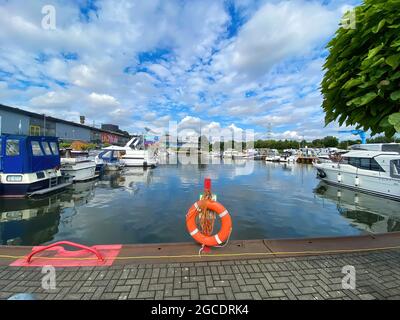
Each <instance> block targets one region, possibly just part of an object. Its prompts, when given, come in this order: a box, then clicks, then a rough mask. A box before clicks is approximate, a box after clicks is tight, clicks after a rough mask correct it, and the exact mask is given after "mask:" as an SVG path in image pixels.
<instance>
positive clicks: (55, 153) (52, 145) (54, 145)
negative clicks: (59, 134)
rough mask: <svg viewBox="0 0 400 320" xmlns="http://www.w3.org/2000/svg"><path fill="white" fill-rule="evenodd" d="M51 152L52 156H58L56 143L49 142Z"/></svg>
mask: <svg viewBox="0 0 400 320" xmlns="http://www.w3.org/2000/svg"><path fill="white" fill-rule="evenodd" d="M50 147H51V151H53V154H54V155H58V146H57V143H56V142H50Z"/></svg>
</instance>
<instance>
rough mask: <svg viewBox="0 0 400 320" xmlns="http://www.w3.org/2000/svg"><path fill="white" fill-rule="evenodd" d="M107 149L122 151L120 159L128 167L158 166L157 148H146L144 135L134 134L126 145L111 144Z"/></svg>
mask: <svg viewBox="0 0 400 320" xmlns="http://www.w3.org/2000/svg"><path fill="white" fill-rule="evenodd" d="M103 150H106V151H120V152H121V155H122V156H121V158H120V161H121V162H122V163H123V164H124V165H125V166H127V167H152V168H154V167H156V166H157V164H158V158H157V154H156V150H152V149H150V148H146V147H145V144H144V138H143V136H134V137H133V138H132V139H131V140H129V141H128V143H127V144H126V145H125V146H124V147H120V146H109V147H106V148H103Z"/></svg>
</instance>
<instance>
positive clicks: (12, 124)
mask: <svg viewBox="0 0 400 320" xmlns="http://www.w3.org/2000/svg"><path fill="white" fill-rule="evenodd" d="M84 121H85V120H84V117H81V119H80V122H81V123H76V122H72V121H67V120H63V119H58V118H54V117H49V116H46V115H43V114H39V113H34V112H30V111H26V110H22V109H18V108H14V107H9V106H5V105H2V104H0V132H1V133H3V134H22V135H32V136H38V135H43V136H55V137H58V138H60V140H61V141H66V142H67V141H74V140H80V141H85V142H91V143H108V144H116V145H125V144H126V142H128V141H129V139H130V136H129V134H128V133H127V132H125V131H122V130H119V128H118V126H116V125H109V124H108V125H106V126H105V128H104V127H102V128H101V129H100V128H96V127H91V126H88V125H85V124H84ZM110 128H111V129H113V130H108V129H110Z"/></svg>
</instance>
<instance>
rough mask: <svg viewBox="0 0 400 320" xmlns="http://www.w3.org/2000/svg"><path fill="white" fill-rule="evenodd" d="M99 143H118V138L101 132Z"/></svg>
mask: <svg viewBox="0 0 400 320" xmlns="http://www.w3.org/2000/svg"><path fill="white" fill-rule="evenodd" d="M101 142H102V143H109V144H114V143H118V137H117V136H116V135H114V134H111V133H105V132H102V133H101Z"/></svg>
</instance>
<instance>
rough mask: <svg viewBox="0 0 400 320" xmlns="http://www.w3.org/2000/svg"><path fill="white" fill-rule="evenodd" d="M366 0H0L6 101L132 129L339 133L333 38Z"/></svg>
mask: <svg viewBox="0 0 400 320" xmlns="http://www.w3.org/2000/svg"><path fill="white" fill-rule="evenodd" d="M359 2H360V1H358V0H332V1H331V0H319V1H307V0H292V1H278V0H265V1H262V0H253V1H250V0H226V1H217V0H198V1H197V0H186V1H185V0H176V1H175V0H168V1H166V0H141V1H132V0H118V1H116V0H113V1H112V0H98V1H95V0H65V1H61V0H58V1H51V0H44V1H41V0H32V1H25V0H20V1H18V0H9V1H8V0H0V103H2V104H6V105H10V106H16V107H20V108H24V109H28V110H32V111H35V112H40V113H45V114H49V115H53V116H57V117H61V118H64V119H68V120H72V121H76V122H78V121H79V115H85V116H86V119H87V122H88V123H90V124H92V123H93V122H94V123H95V124H96V125H100V123H115V124H119V125H120V127H121V128H122V129H125V130H128V131H130V132H139V131H142V130H143V128H144V127H145V126H147V127H150V128H153V129H155V130H157V131H163V130H164V129H165V128H167V127H168V124H169V121H176V122H177V123H178V125H179V128H182V129H183V128H185V129H186V128H187V129H190V128H199V127H207V128H213V129H217V130H222V129H224V128H233V129H237V128H241V129H253V130H254V131H255V132H256V136H257V137H258V138H262V137H264V138H265V137H266V136H267V132H268V130H271V131H272V136H273V137H275V138H290V139H299V138H302V137H303V136H304V137H305V138H306V139H307V138H308V139H313V138H316V137H321V136H325V135H327V134H334V135H337V127H336V126H335V125H330V126H328V127H327V128H324V121H323V118H324V114H323V112H322V110H321V102H322V98H321V95H320V91H319V86H320V82H321V79H322V76H323V71H322V65H323V63H324V59H325V57H326V56H327V51H326V50H325V46H326V44H327V42H328V41H329V40H330V39H331V38H332V36H333V34H334V32H335V31H336V29H337V28H338V25H339V23H340V19H341V16H342V14H343V12H344V10H345V9H346V8H349V7H351V6H354V5H356V4H358V3H359ZM48 4H51V5H53V6H54V8H55V9H56V29H55V30H48V29H44V28H43V27H42V19H43V17H44V14H43V13H42V8H43V6H45V5H48ZM341 138H347V136H345V137H343V136H341Z"/></svg>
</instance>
